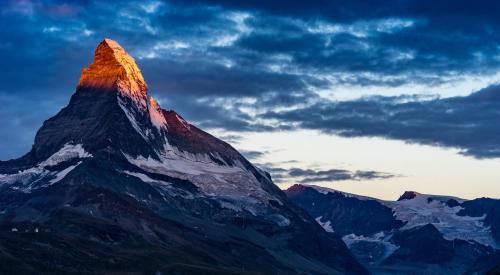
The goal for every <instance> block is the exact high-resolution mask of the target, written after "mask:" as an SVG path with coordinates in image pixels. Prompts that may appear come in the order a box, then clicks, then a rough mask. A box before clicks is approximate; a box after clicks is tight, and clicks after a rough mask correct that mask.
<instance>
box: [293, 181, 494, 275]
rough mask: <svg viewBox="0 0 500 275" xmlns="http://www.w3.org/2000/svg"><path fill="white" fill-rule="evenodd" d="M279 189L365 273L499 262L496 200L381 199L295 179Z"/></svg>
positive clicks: (459, 270)
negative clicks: (337, 239) (330, 234)
mask: <svg viewBox="0 0 500 275" xmlns="http://www.w3.org/2000/svg"><path fill="white" fill-rule="evenodd" d="M285 192H286V194H287V196H288V197H289V199H290V200H291V201H292V202H293V203H295V204H296V205H297V206H299V207H301V208H303V209H304V210H306V211H307V212H308V213H309V214H310V215H311V216H312V217H313V218H315V219H316V221H317V222H318V223H319V224H320V225H322V226H323V227H324V228H325V230H326V231H328V232H334V233H337V234H339V235H341V236H342V239H343V240H344V241H345V242H346V244H347V245H348V247H349V249H350V250H351V252H352V253H353V254H355V255H356V257H357V259H358V260H359V261H361V262H362V263H363V264H364V265H365V266H366V267H367V268H368V269H369V271H370V272H371V273H374V274H388V273H389V274H394V273H396V274H417V273H425V274H464V273H466V274H469V273H470V274H485V273H488V271H490V272H495V270H497V269H498V265H499V264H500V251H499V248H500V242H499V238H498V220H499V219H498V214H497V213H499V211H500V209H499V208H498V205H499V200H494V199H486V198H481V199H475V200H463V199H460V198H454V197H447V196H433V195H423V194H419V193H417V192H411V191H407V192H405V193H404V194H403V195H402V196H401V197H400V198H399V199H398V200H397V201H383V200H378V199H374V198H369V197H363V196H357V195H353V194H347V193H342V192H339V191H335V190H332V189H327V188H322V187H317V186H305V185H298V184H297V185H294V186H292V187H290V188H289V189H288V190H286V191H285ZM495 266H496V269H495Z"/></svg>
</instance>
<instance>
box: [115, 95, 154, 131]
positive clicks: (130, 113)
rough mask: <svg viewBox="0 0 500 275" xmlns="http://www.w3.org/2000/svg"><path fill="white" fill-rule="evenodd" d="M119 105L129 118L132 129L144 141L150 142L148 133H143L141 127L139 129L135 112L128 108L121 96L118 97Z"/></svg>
mask: <svg viewBox="0 0 500 275" xmlns="http://www.w3.org/2000/svg"><path fill="white" fill-rule="evenodd" d="M118 105H119V106H120V108H121V109H122V111H123V112H124V113H125V116H127V118H128V121H129V122H130V124H131V125H132V127H133V128H134V129H135V131H136V132H137V133H138V134H139V135H141V136H142V138H143V139H144V140H146V141H148V138H147V135H146V133H145V132H143V131H142V129H141V127H139V123H138V122H137V120H136V119H135V115H134V113H135V112H134V111H133V110H130V109H129V108H128V107H127V104H126V103H125V102H124V100H123V99H122V98H121V97H120V96H118Z"/></svg>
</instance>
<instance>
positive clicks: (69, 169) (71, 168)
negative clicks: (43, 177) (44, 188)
mask: <svg viewBox="0 0 500 275" xmlns="http://www.w3.org/2000/svg"><path fill="white" fill-rule="evenodd" d="M81 163H82V162H81V161H79V162H78V163H77V164H75V165H71V166H70V167H68V168H66V169H64V170H62V171H60V172H59V173H57V174H56V175H55V176H56V177H55V178H54V179H51V180H50V184H54V183H56V182H58V181H60V180H62V179H63V178H64V177H66V175H67V174H69V172H71V171H73V169H75V168H76V167H77V166H78V165H80V164H81Z"/></svg>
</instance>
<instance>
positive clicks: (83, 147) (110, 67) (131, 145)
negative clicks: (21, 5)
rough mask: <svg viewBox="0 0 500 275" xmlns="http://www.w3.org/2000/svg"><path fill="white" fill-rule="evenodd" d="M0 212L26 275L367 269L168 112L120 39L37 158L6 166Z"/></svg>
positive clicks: (0, 229)
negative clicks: (48, 274)
mask: <svg viewBox="0 0 500 275" xmlns="http://www.w3.org/2000/svg"><path fill="white" fill-rule="evenodd" d="M0 213H1V214H0V251H7V252H6V253H7V254H9V255H14V256H13V257H11V258H8V257H7V256H5V255H7V254H5V255H4V254H2V253H0V262H1V261H3V260H5V261H7V260H8V261H11V262H13V263H15V264H16V265H18V266H20V269H19V270H23V271H25V273H33V272H35V271H38V270H37V268H43V271H47V272H56V273H61V272H91V273H92V272H93V273H96V272H97V273H103V272H104V271H106V272H117V273H123V272H139V273H155V272H157V271H161V272H163V273H166V274H171V273H174V272H180V273H193V272H194V273H223V272H226V273H240V272H245V271H249V272H261V273H315V274H322V273H323V274H335V273H337V272H340V273H352V274H362V273H365V269H364V268H363V267H362V266H361V265H360V264H359V263H358V262H357V261H356V260H355V259H354V258H353V256H352V255H351V254H350V252H349V251H348V250H347V247H346V246H345V244H344V243H343V242H342V240H341V239H340V238H339V237H338V236H336V235H331V234H327V233H326V232H325V231H324V230H322V228H321V227H320V226H319V225H318V224H317V223H316V222H315V221H314V220H313V219H311V218H310V217H309V216H308V215H307V214H306V213H305V212H303V211H302V210H300V209H299V208H297V207H295V206H294V205H292V204H290V203H289V202H288V200H287V199H286V196H285V195H284V193H283V192H282V191H281V190H279V188H277V187H276V186H275V185H274V184H273V182H272V181H271V179H270V177H269V176H268V175H267V174H266V173H264V172H263V171H261V170H259V169H258V168H256V167H254V166H253V165H252V164H251V163H250V162H248V161H247V160H246V159H245V158H244V157H243V156H241V154H239V153H238V151H236V150H235V149H234V148H233V147H231V146H230V145H229V144H227V143H225V142H223V141H221V140H219V139H217V138H215V137H213V136H211V135H210V134H208V133H206V132H204V131H202V130H200V129H198V128H197V127H195V126H194V125H192V124H190V123H189V122H187V121H186V120H184V119H183V118H182V117H181V116H180V115H179V114H177V113H176V112H175V111H172V110H164V109H162V108H161V106H160V105H159V103H158V102H157V101H156V100H155V99H154V98H152V97H149V95H148V94H147V85H146V83H145V82H144V79H143V77H142V75H141V73H140V70H139V69H138V67H137V65H136V64H135V61H134V60H133V58H132V57H130V56H129V55H128V54H127V53H126V51H125V50H123V48H122V47H121V46H119V45H118V44H117V43H116V42H114V41H112V40H109V39H106V40H104V41H103V42H102V43H101V44H99V46H98V48H97V49H96V52H95V60H94V63H93V64H92V65H90V66H89V68H87V69H84V71H83V74H82V77H81V80H80V83H79V85H78V87H77V90H76V92H75V94H74V95H73V96H72V97H71V100H70V102H69V104H68V106H67V107H65V108H63V109H62V110H61V111H60V112H59V113H58V114H57V115H56V116H54V117H53V118H50V119H48V120H47V121H45V122H44V124H43V126H42V127H41V129H40V130H39V131H38V133H37V135H36V137H35V143H34V145H33V148H32V150H31V151H30V152H29V153H28V154H26V155H25V156H23V157H22V158H20V159H17V160H12V161H8V162H0ZM13 228H15V229H16V231H15V232H20V231H22V232H25V231H26V232H27V234H19V235H15V236H10V235H9V234H13V233H12V231H11V230H12V229H13ZM35 229H36V231H35ZM36 234H38V235H36ZM9 240H15V242H16V243H22V244H23V248H25V249H27V250H29V251H32V254H31V255H30V257H25V256H21V255H18V254H16V249H18V248H17V247H16V245H15V243H13V242H10V241H9ZM34 240H36V241H34ZM4 241H5V242H4ZM47 249H50V251H53V254H51V255H53V256H54V257H52V258H57V259H62V260H61V261H60V262H57V263H54V262H51V260H50V259H47V256H46V254H45V253H42V252H39V251H46V250H47ZM131 251H132V252H131ZM131 253H132V254H131ZM92 255H97V257H94V256H92ZM107 255H108V256H107ZM109 255H111V256H109ZM7 258H8V259H7ZM8 268H9V265H0V273H2V272H4V273H8V272H9V271H12V270H9V269H8Z"/></svg>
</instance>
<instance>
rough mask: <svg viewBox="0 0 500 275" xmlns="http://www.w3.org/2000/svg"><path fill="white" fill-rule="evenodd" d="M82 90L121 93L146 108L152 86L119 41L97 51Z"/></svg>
mask: <svg viewBox="0 0 500 275" xmlns="http://www.w3.org/2000/svg"><path fill="white" fill-rule="evenodd" d="M80 89H101V90H118V91H119V92H120V93H121V94H122V95H125V96H129V97H132V98H133V99H136V101H137V99H139V101H140V102H141V104H142V105H144V104H145V103H146V99H147V96H146V95H147V90H148V86H147V84H146V82H145V81H144V78H143V76H142V73H141V71H140V69H139V67H138V66H137V64H136V63H135V60H134V58H133V57H131V56H130V55H129V54H128V53H127V52H126V51H125V49H123V48H122V46H120V44H118V43H117V42H116V41H114V40H111V39H108V38H106V39H104V40H103V41H102V42H101V43H100V44H99V45H98V46H97V48H96V50H95V55H94V63H92V64H90V66H89V67H88V68H84V69H83V72H82V76H81V77H80V82H79V84H78V90H80Z"/></svg>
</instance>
